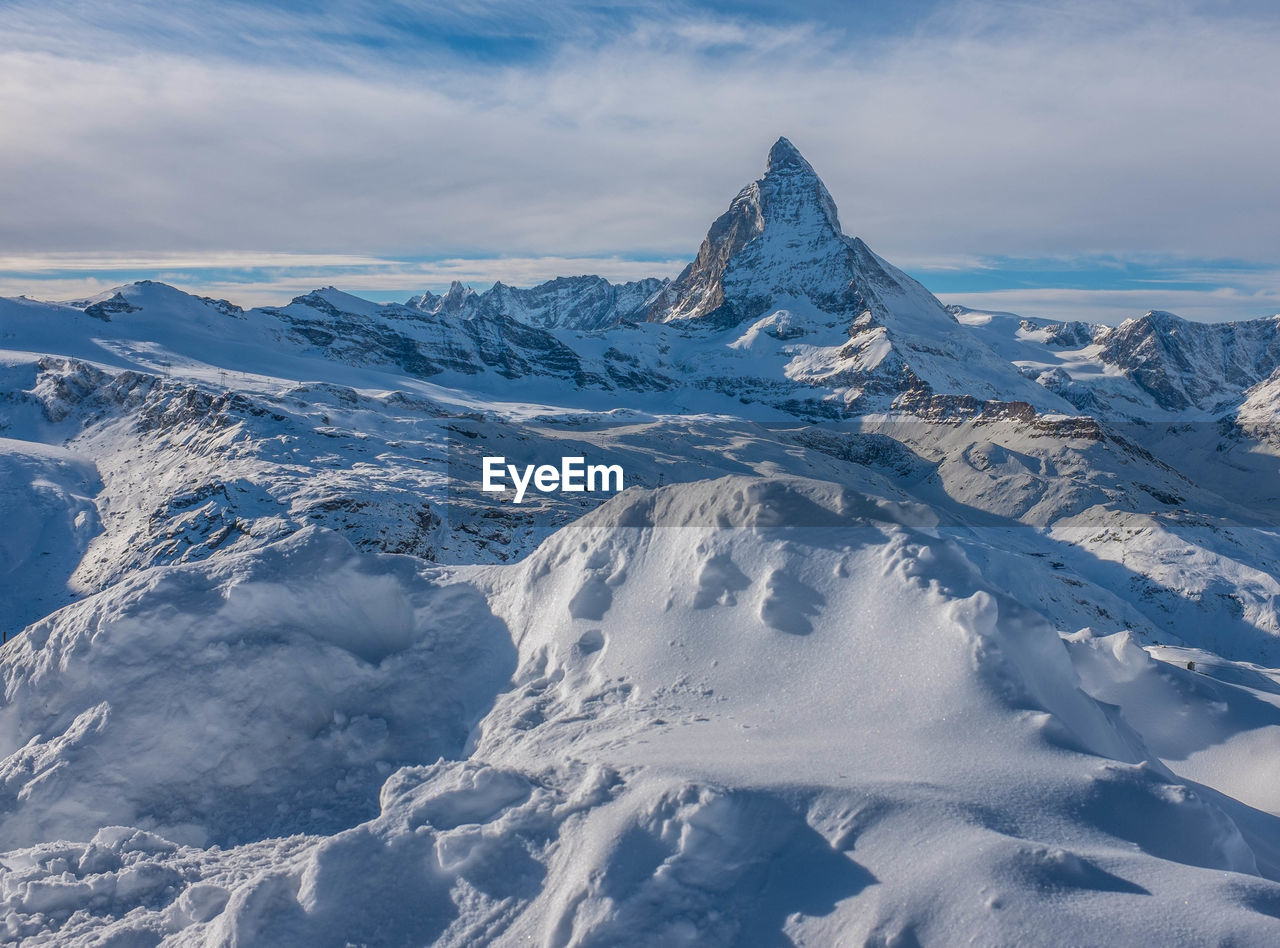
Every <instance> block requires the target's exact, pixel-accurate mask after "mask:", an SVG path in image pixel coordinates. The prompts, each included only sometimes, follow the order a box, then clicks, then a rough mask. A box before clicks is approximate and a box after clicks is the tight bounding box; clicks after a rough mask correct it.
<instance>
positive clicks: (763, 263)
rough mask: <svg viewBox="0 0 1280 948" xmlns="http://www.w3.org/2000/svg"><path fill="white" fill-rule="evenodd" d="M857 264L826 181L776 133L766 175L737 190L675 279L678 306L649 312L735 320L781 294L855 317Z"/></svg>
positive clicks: (861, 301)
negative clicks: (693, 258)
mask: <svg viewBox="0 0 1280 948" xmlns="http://www.w3.org/2000/svg"><path fill="white" fill-rule="evenodd" d="M855 270H856V263H855V261H854V248H853V246H852V244H851V243H850V241H849V240H848V239H847V238H846V237H844V235H843V234H842V233H841V231H840V220H839V216H838V214H837V212H836V205H835V202H834V201H833V200H832V199H831V195H830V193H829V192H828V191H827V188H826V185H824V184H823V183H822V180H821V179H820V178H819V177H818V175H817V173H816V172H814V170H813V166H812V165H810V164H809V162H807V161H805V159H804V158H803V156H801V154H800V152H799V151H797V150H796V148H795V146H794V145H792V144H791V142H789V141H787V140H786V139H785V138H779V139H778V141H777V142H776V143H775V144H774V146H773V148H772V149H771V150H770V151H769V161H768V166H767V168H766V170H765V174H764V177H762V178H760V179H759V180H757V181H753V182H751V184H749V185H747V186H746V187H745V188H743V189H742V190H741V191H740V192H738V196H737V197H736V198H734V199H733V203H732V204H730V205H729V210H727V211H726V212H725V213H724V214H722V215H721V216H720V217H719V218H717V219H716V221H715V223H713V224H712V225H711V229H710V230H709V231H708V232H707V236H706V239H704V240H703V242H702V246H701V247H700V248H699V249H698V256H697V258H696V259H695V260H694V261H693V263H691V264H689V266H688V267H686V268H685V270H684V272H683V273H681V274H680V276H679V277H677V278H676V280H675V282H674V283H673V285H672V289H673V290H674V295H675V297H676V301H675V303H674V305H672V306H671V307H670V308H669V309H663V308H662V307H661V302H660V301H659V303H658V307H657V308H656V309H655V310H654V311H653V312H651V313H650V316H651V318H655V319H660V320H664V321H665V320H674V319H707V320H710V321H711V322H713V323H716V324H720V325H736V324H738V323H740V322H742V321H743V320H747V319H753V318H755V317H758V316H760V315H762V314H763V313H765V312H766V311H767V310H769V309H770V308H771V307H772V306H773V305H774V301H775V300H777V299H778V298H780V297H794V298H803V297H808V298H809V299H810V300H812V301H813V302H814V303H815V304H816V305H818V306H819V307H820V308H822V309H824V310H826V311H828V312H833V313H843V314H847V315H855V314H856V313H858V312H861V310H863V309H865V308H866V304H867V300H866V298H865V296H864V295H863V294H862V293H861V292H860V290H861V287H860V286H858V285H857V281H856V280H855V279H854V276H855V272H854V271H855Z"/></svg>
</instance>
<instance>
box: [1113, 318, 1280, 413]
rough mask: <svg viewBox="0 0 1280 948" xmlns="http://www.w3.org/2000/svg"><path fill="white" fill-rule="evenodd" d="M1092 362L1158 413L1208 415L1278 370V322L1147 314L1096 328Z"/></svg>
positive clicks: (1275, 320)
mask: <svg viewBox="0 0 1280 948" xmlns="http://www.w3.org/2000/svg"><path fill="white" fill-rule="evenodd" d="M1094 341H1095V342H1096V343H1097V344H1098V345H1100V346H1101V347H1102V348H1101V351H1100V352H1099V353H1098V358H1099V359H1100V360H1102V361H1103V362H1106V363H1108V364H1110V365H1114V366H1116V367H1117V368H1119V369H1121V370H1123V371H1124V372H1125V374H1127V375H1128V376H1129V377H1130V378H1131V379H1133V381H1134V382H1135V383H1136V384H1137V385H1138V386H1139V387H1140V388H1142V389H1143V390H1144V391H1146V392H1147V393H1149V394H1150V395H1151V396H1152V398H1154V399H1155V401H1156V404H1158V405H1159V406H1160V407H1161V408H1165V409H1168V410H1170V411H1181V410H1183V409H1187V408H1200V409H1205V410H1209V411H1214V410H1217V409H1220V408H1222V407H1223V406H1225V405H1227V404H1229V403H1233V402H1238V401H1239V400H1240V395H1241V393H1242V392H1244V390H1245V389H1247V388H1250V387H1251V386H1253V385H1257V384H1258V383H1259V382H1262V381H1264V380H1266V379H1267V378H1268V377H1269V376H1270V375H1271V373H1272V371H1273V370H1274V369H1275V367H1276V366H1277V365H1278V364H1280V318H1276V317H1272V318H1270V319H1255V320H1249V321H1247V322H1233V323H1216V324H1211V323H1192V322H1188V321H1187V320H1185V319H1182V318H1181V317H1178V316H1175V315H1173V314H1172V313H1166V312H1161V311H1159V310H1153V311H1152V312H1149V313H1147V314H1146V315H1144V316H1142V317H1141V318H1139V319H1129V320H1125V321H1124V322H1123V323H1121V324H1120V325H1119V326H1116V327H1114V328H1112V327H1099V328H1098V330H1097V332H1096V334H1095V336H1094Z"/></svg>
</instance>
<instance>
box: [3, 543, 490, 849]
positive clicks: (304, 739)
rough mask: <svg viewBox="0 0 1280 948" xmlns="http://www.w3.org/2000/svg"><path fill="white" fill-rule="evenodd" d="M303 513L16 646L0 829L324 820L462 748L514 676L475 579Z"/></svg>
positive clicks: (359, 810)
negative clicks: (247, 548)
mask: <svg viewBox="0 0 1280 948" xmlns="http://www.w3.org/2000/svg"><path fill="white" fill-rule="evenodd" d="M419 568H420V567H419V562H418V561H416V560H412V559H410V558H408V557H396V556H366V555H361V554H358V553H356V552H355V550H354V549H353V548H352V547H351V546H350V544H348V543H347V541H346V540H344V539H342V538H341V537H339V536H338V535H337V534H333V533H329V532H326V531H321V530H318V529H308V530H303V531H301V532H299V533H297V534H295V535H293V536H291V537H290V538H288V539H287V540H284V541H281V542H279V543H277V544H274V545H272V546H269V547H266V548H264V549H262V550H258V551H255V552H253V553H246V554H231V555H227V556H225V557H222V558H219V559H218V560H217V561H215V562H206V563H200V564H192V565H187V566H180V567H157V568H154V569H151V570H147V571H143V572H140V573H137V574H135V575H134V576H132V577H131V578H130V579H128V580H126V581H124V582H122V583H119V584H117V585H116V586H114V587H112V588H111V589H110V590H109V591H107V592H104V593H100V594H98V595H95V596H93V597H91V598H89V599H86V600H83V601H81V602H79V603H76V604H74V605H71V606H68V607H66V608H65V609H64V610H62V611H61V612H58V613H55V614H54V615H53V616H51V617H49V618H48V619H46V620H44V621H43V622H40V623H37V624H36V625H34V626H32V627H31V629H30V630H29V631H28V633H27V634H26V635H25V636H24V637H23V638H22V639H20V640H18V641H16V642H14V643H13V644H12V645H10V646H9V651H8V660H7V661H6V663H5V665H4V684H5V694H4V703H3V705H2V706H0V734H2V735H3V745H4V746H3V747H2V748H0V750H2V752H3V754H4V760H3V762H2V763H0V798H2V799H3V800H4V807H3V816H0V845H4V846H5V847H6V848H13V847H17V846H25V845H30V844H31V843H33V842H38V841H43V840H47V839H53V838H58V837H64V838H88V837H91V836H92V835H93V834H94V832H95V831H96V830H97V828H98V827H101V826H104V825H110V824H113V823H119V824H128V825H132V826H137V827H142V828H144V829H148V830H154V831H156V832H159V833H161V834H163V835H165V836H167V837H168V838H171V839H175V840H178V841H180V842H190V843H196V844H202V845H203V844H206V843H209V842H217V843H222V844H225V843H227V842H241V841H245V840H253V839H261V838H263V837H265V836H269V835H284V834H288V833H293V832H332V831H334V830H336V829H340V828H343V827H346V826H350V825H353V824H354V823H357V822H359V821H360V820H362V819H365V818H367V817H369V816H371V815H372V814H373V813H374V812H376V800H377V794H378V788H379V786H380V785H381V784H382V782H383V780H384V779H385V778H386V776H387V774H389V773H390V772H391V771H392V770H393V769H394V768H395V767H397V766H399V765H400V764H402V763H407V762H415V763H416V762H421V761H424V760H435V759H436V758H438V757H440V756H457V755H458V754H460V753H461V752H462V750H463V746H464V743H465V741H466V737H467V733H468V731H469V729H470V727H471V725H472V724H473V722H474V721H475V720H476V719H478V718H479V716H480V715H482V714H483V713H484V711H485V710H486V708H487V706H488V703H489V701H491V700H492V696H493V695H494V694H495V693H496V692H497V691H498V689H499V688H501V687H502V685H503V683H504V682H505V681H506V680H507V678H508V676H509V675H510V672H511V668H512V663H513V655H512V651H511V645H510V639H509V637H508V635H507V632H506V630H505V628H504V627H503V626H502V624H501V623H500V622H499V621H497V620H496V619H495V618H494V617H493V616H492V615H491V614H490V612H489V610H488V609H487V608H486V607H485V604H484V601H483V599H482V598H481V597H480V595H479V593H477V592H476V591H475V590H473V589H471V588H470V587H468V586H466V585H459V584H452V585H448V586H440V585H438V584H437V583H436V582H435V581H434V580H433V579H431V578H430V577H429V576H427V575H424V574H421V573H420V572H419Z"/></svg>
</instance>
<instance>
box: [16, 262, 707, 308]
mask: <svg viewBox="0 0 1280 948" xmlns="http://www.w3.org/2000/svg"><path fill="white" fill-rule="evenodd" d="M210 256H211V258H213V259H220V260H221V261H222V263H221V265H218V264H211V263H210V261H209V260H206V259H204V258H203V257H202V256H201V255H193V256H182V255H177V254H173V255H168V256H165V255H149V256H146V257H141V258H137V259H131V258H128V257H104V256H100V255H95V256H92V257H85V258H79V257H71V256H62V255H59V256H57V257H55V258H52V259H54V260H60V261H61V262H62V263H63V264H65V265H64V266H60V267H57V268H53V267H49V266H42V267H40V268H36V267H18V268H10V267H9V266H8V265H7V264H8V263H10V262H13V261H14V260H15V259H16V260H17V261H18V262H26V261H29V260H31V258H25V257H19V258H5V257H0V296H19V295H26V296H32V297H35V298H37V299H45V300H69V299H83V298H86V297H90V296H95V295H97V294H99V293H103V292H105V291H107V290H110V289H112V288H113V287H116V286H119V285H120V284H122V283H127V282H129V281H131V280H135V279H143V278H151V279H158V280H161V281H163V282H165V283H170V284H172V285H174V286H177V287H179V288H180V289H183V290H186V291H188V292H191V293H196V294H199V295H202V296H214V297H218V298H221V299H229V300H231V301H232V302H233V303H237V304H239V305H241V306H246V307H247V306H267V305H278V304H281V303H287V302H288V301H289V300H290V299H292V298H293V297H295V296H298V295H301V294H303V293H307V292H309V291H311V290H314V289H316V288H317V287H320V286H328V285H336V286H340V287H341V288H342V289H344V290H347V291H349V292H353V293H358V294H361V295H364V296H366V297H368V298H369V299H375V300H379V301H389V300H399V301H403V300H406V299H408V298H409V297H410V296H412V295H415V294H418V293H421V292H422V291H423V290H432V291H436V292H439V291H442V290H444V289H447V288H448V286H449V284H450V283H452V282H453V281H454V280H458V281H460V282H462V283H464V284H467V285H470V286H472V287H474V288H475V289H477V290H483V289H487V288H488V287H489V286H491V285H492V284H494V283H495V282H498V281H502V282H503V283H506V284H508V285H511V286H532V285H534V284H537V283H542V282H544V281H546V280H550V279H554V278H555V277H557V276H580V275H584V274H592V275H596V276H602V277H604V278H605V279H606V280H610V281H611V282H615V283H620V282H625V281H628V280H641V279H645V278H647V277H669V276H674V275H675V274H676V273H678V272H679V271H680V269H681V268H682V267H683V266H684V263H685V261H683V260H629V259H624V258H621V257H493V258H478V259H477V258H473V259H458V258H455V259H444V260H430V261H388V260H380V259H374V258H359V257H341V256H335V257H325V256H321V255H312V256H308V255H303V254H234V253H224V254H214V255H210ZM281 258H283V259H281ZM103 261H110V262H111V263H112V264H113V265H111V266H95V265H94V264H96V263H100V262H103ZM34 262H39V263H41V264H49V263H50V262H51V259H50V258H48V257H39V258H35V261H34ZM37 269H39V270H40V271H41V272H40V273H39V274H38V275H37V274H34V273H33V271H35V270H37Z"/></svg>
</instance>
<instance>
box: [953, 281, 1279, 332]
mask: <svg viewBox="0 0 1280 948" xmlns="http://www.w3.org/2000/svg"><path fill="white" fill-rule="evenodd" d="M938 296H939V298H940V299H941V300H942V301H943V302H944V303H959V304H961V305H963V306H967V307H969V308H970V309H978V310H988V311H994V312H1003V313H1017V314H1018V315H1019V316H1039V317H1045V318H1048V319H1056V320H1081V321H1084V322H1093V323H1111V324H1115V323H1119V322H1122V321H1123V320H1126V319H1130V318H1132V317H1135V316H1141V315H1142V314H1143V313H1145V312H1147V311H1148V310H1152V309H1163V310H1167V311H1169V312H1172V313H1177V314H1178V315H1179V316H1181V317H1183V318H1184V319H1191V320H1198V321H1201V322H1227V321H1231V320H1241V319H1258V318H1261V317H1265V316H1274V315H1277V314H1280V291H1276V290H1272V291H1267V292H1257V293H1248V292H1242V291H1240V290H1238V289H1235V288H1230V287H1226V288H1222V289H1217V290H1168V289H1162V290H1158V291H1152V290H1082V289H1060V288H1052V287H1050V288H1044V289H1016V290H990V291H985V292H974V293H940V294H938Z"/></svg>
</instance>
